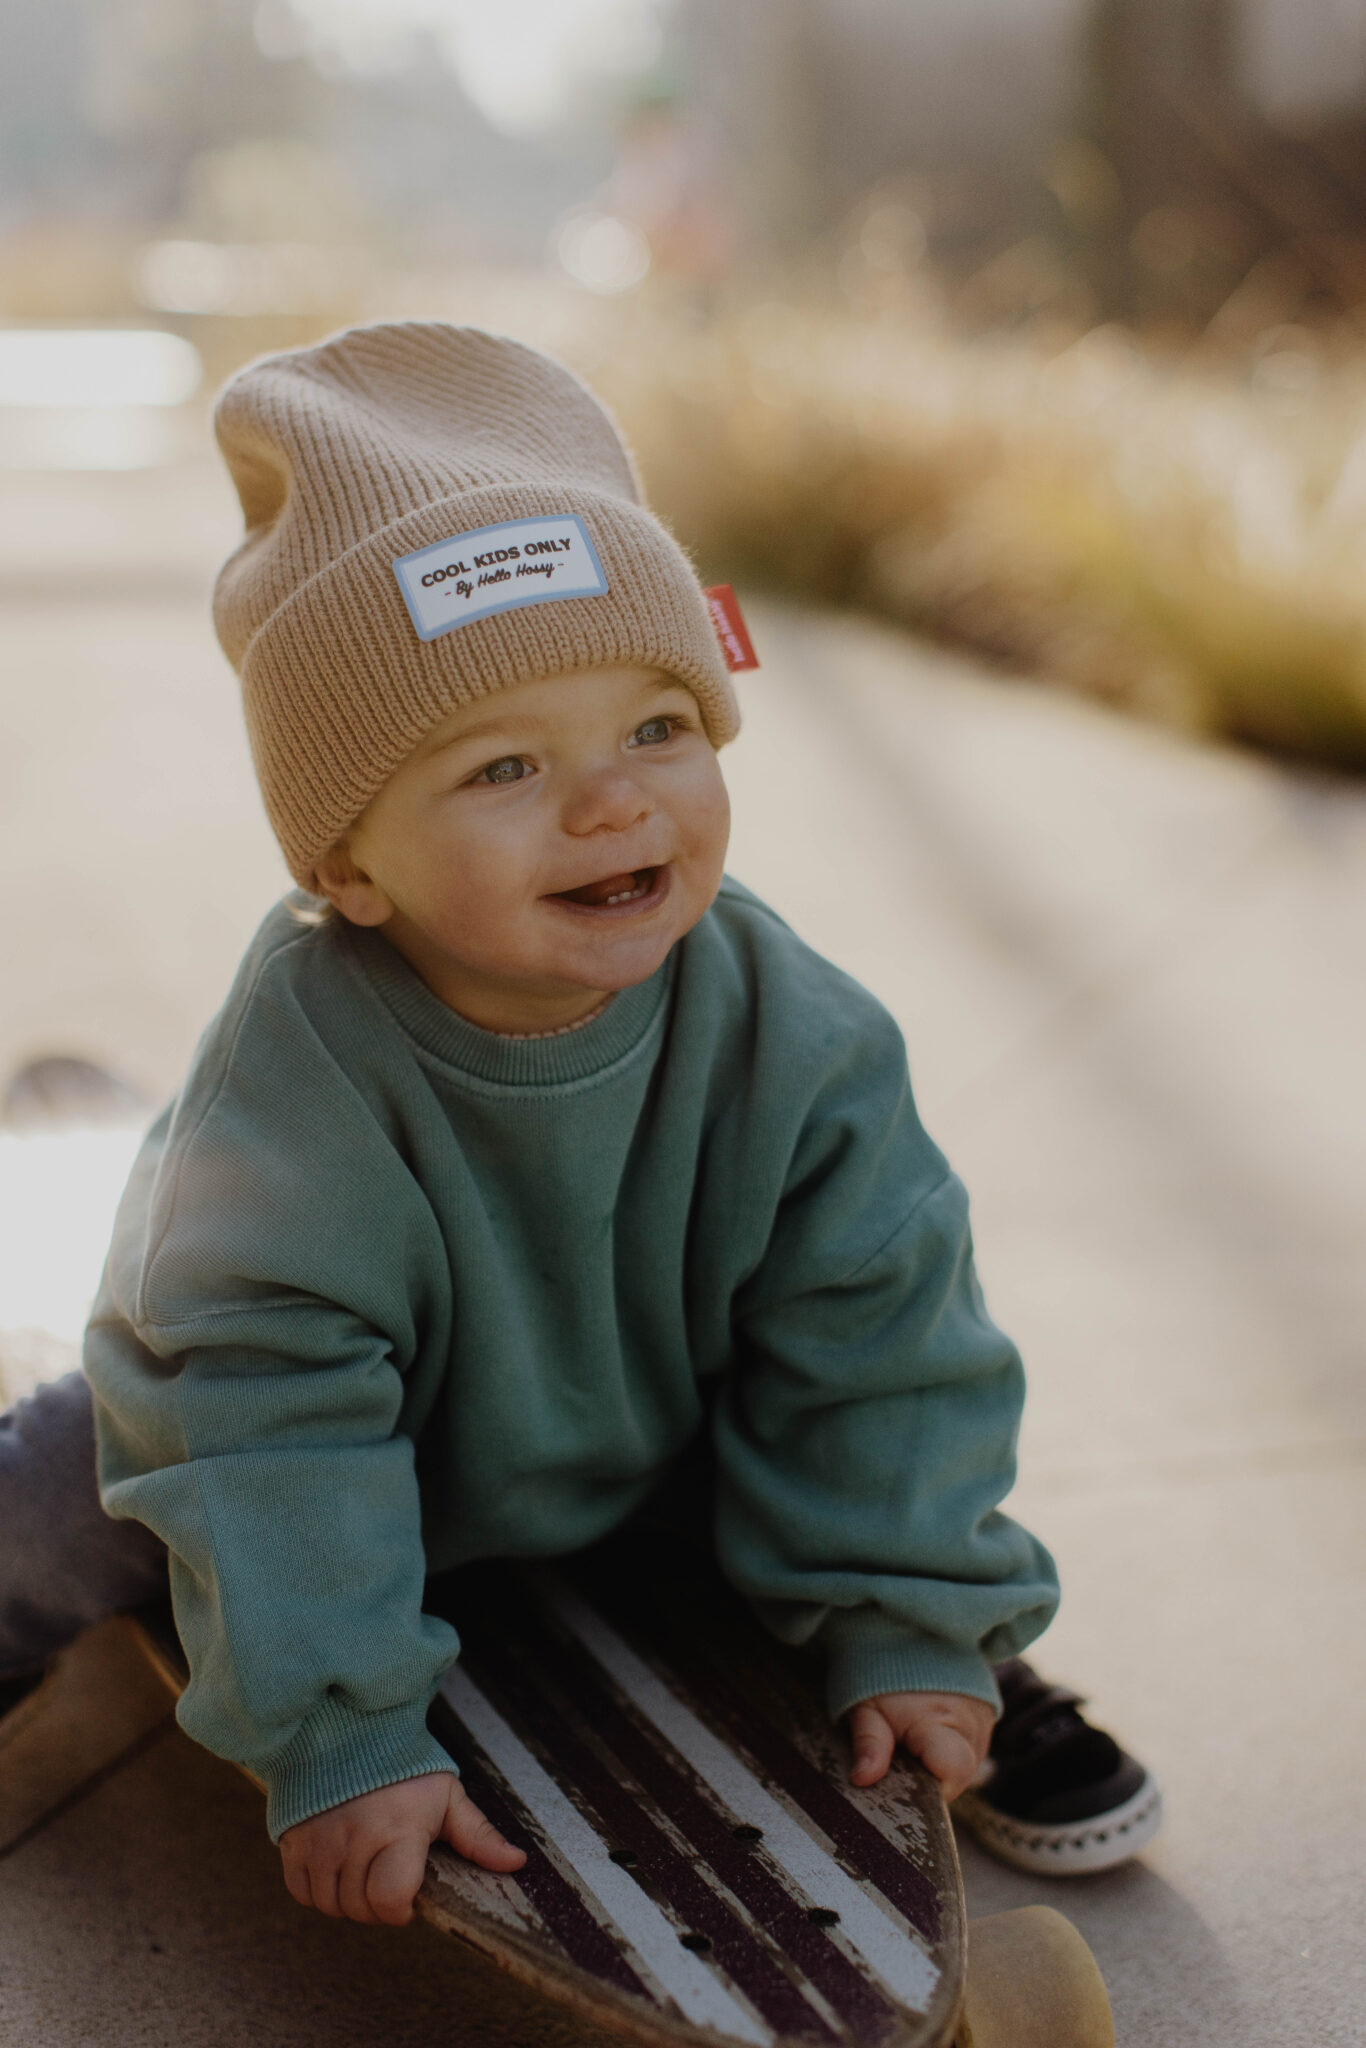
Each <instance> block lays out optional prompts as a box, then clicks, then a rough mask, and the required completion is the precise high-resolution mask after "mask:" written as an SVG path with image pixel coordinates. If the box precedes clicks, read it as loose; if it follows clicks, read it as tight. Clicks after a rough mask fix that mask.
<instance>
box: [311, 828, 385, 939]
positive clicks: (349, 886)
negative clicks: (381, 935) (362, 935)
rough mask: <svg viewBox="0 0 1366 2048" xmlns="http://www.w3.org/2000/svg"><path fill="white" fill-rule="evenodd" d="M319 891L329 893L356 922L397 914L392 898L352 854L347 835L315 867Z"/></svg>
mask: <svg viewBox="0 0 1366 2048" xmlns="http://www.w3.org/2000/svg"><path fill="white" fill-rule="evenodd" d="M314 873H315V874H316V876H317V881H318V894H319V895H320V896H325V897H326V898H327V900H328V902H329V903H330V904H331V905H332V907H333V909H334V910H339V911H340V912H341V914H342V916H343V917H344V918H347V919H349V921H350V922H351V923H352V924H360V925H377V924H385V923H387V922H388V920H389V919H390V918H391V917H392V916H393V914H394V906H393V904H392V902H391V901H390V899H389V898H388V897H387V896H386V895H385V893H384V891H383V889H381V888H380V886H379V883H378V882H374V881H372V880H371V879H370V877H369V875H367V874H366V872H365V870H364V868H361V867H358V866H357V865H356V862H355V860H354V859H353V858H352V854H351V849H350V847H349V846H348V845H347V843H346V841H345V840H344V839H339V840H338V841H337V843H336V845H335V846H333V847H331V848H330V849H329V850H328V852H326V853H325V854H324V855H323V857H322V859H321V860H320V861H319V862H318V863H317V866H316V867H315V869H314Z"/></svg>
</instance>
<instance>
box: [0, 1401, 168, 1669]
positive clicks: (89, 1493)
mask: <svg viewBox="0 0 1366 2048" xmlns="http://www.w3.org/2000/svg"><path fill="white" fill-rule="evenodd" d="M165 1592H166V1546H165V1545H164V1544H163V1543H162V1542H161V1541H160V1540H159V1539H158V1538H157V1537H155V1536H154V1535H153V1534H152V1532H151V1530H150V1529H144V1528H143V1526H142V1524H141V1523H140V1522H114V1521H111V1520H110V1518H109V1516H108V1515H106V1514H105V1512H104V1510H103V1508H102V1507H101V1506H100V1497H99V1494H98V1492H97V1490H96V1486H95V1423H94V1415H93V1412H92V1406H91V1399H90V1388H89V1386H88V1385H87V1384H86V1381H85V1379H84V1378H83V1376H82V1375H81V1374H80V1373H78V1372H72V1373H68V1374H67V1375H66V1377H65V1378H64V1379H60V1380H54V1381H52V1383H51V1384H50V1385H48V1386H43V1387H39V1388H38V1390H37V1392H36V1393H35V1394H33V1395H31V1396H30V1398H29V1399H27V1400H24V1401H20V1402H18V1403H17V1404H16V1406H15V1407H13V1408H11V1409H10V1411H9V1413H8V1414H7V1415H0V1679H3V1678H15V1677H18V1676H20V1675H21V1674H22V1673H25V1672H29V1671H36V1670H38V1669H39V1668H40V1667H41V1666H42V1665H43V1664H44V1663H45V1662H46V1661H47V1659H48V1658H49V1657H50V1656H51V1654H52V1652H53V1651H54V1650H60V1649H61V1648H62V1646H63V1645H64V1644H66V1643H69V1642H70V1641H71V1640H72V1638H73V1637H74V1636H78V1635H79V1634H80V1632H81V1630H82V1629H83V1628H89V1627H90V1626H91V1624H92V1623H93V1622H97V1621H103V1620H104V1619H105V1618H106V1616H108V1615H110V1614H117V1613H119V1612H120V1611H121V1609H123V1608H125V1607H139V1606H141V1605H142V1604H143V1603H144V1602H145V1601H148V1600H154V1599H157V1598H159V1597H164V1596H165Z"/></svg>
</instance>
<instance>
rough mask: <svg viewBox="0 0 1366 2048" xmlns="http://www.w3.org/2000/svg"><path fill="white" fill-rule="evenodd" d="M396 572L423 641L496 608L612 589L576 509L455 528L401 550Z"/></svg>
mask: <svg viewBox="0 0 1366 2048" xmlns="http://www.w3.org/2000/svg"><path fill="white" fill-rule="evenodd" d="M394 574H395V575H396V576H397V578H398V587H399V589H400V590H401V591H402V592H403V601H404V603H405V604H406V605H407V607H408V611H409V614H410V615H411V618H412V621H413V624H414V625H415V626H416V628H417V633H418V638H419V639H420V640H435V639H437V638H438V637H439V636H440V635H441V634H442V633H451V632H454V630H455V628H456V627H457V626H468V625H469V624H470V623H471V622H472V621H473V620H475V619H485V618H487V617H488V615H489V613H490V612H511V611H516V610H517V609H518V607H519V606H521V605H524V604H550V603H552V602H553V601H554V600H555V599H556V598H560V597H604V596H605V595H606V593H607V578H606V577H605V576H604V575H603V573H602V563H601V562H600V561H599V560H598V555H597V549H596V548H595V547H594V546H593V543H592V541H591V540H590V539H589V538H588V528H587V527H586V526H585V525H584V523H583V521H582V519H580V517H579V515H578V513H577V512H559V513H556V514H555V515H554V516H553V517H552V518H549V519H509V520H508V521H507V523H506V524H505V525H503V526H479V527H476V528H475V530H474V532H473V533H454V534H452V535H451V537H450V539H449V540H439V541H436V542H434V543H433V545H432V546H431V547H429V548H418V549H417V551H416V552H415V553H414V554H411V555H400V556H399V557H398V560H397V561H396V562H395V563H394Z"/></svg>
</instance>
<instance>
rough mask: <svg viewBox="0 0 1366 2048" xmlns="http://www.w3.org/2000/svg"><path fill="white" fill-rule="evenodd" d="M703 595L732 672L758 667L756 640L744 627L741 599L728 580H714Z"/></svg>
mask: <svg viewBox="0 0 1366 2048" xmlns="http://www.w3.org/2000/svg"><path fill="white" fill-rule="evenodd" d="M702 595H703V597H705V598H706V600H707V610H708V611H709V612H710V613H711V622H712V627H713V629H714V631H715V633H716V637H717V639H718V640H719V641H720V643H721V652H722V653H723V654H724V655H725V657H726V667H727V668H728V669H729V670H730V671H731V673H732V675H733V674H734V672H735V670H736V669H737V668H758V666H759V657H758V655H757V654H756V653H755V652H754V643H753V641H752V640H751V639H750V637H749V634H748V632H747V631H746V630H745V620H744V614H743V613H742V612H741V610H740V600H739V598H738V597H737V596H736V595H735V592H734V591H733V590H732V589H731V587H730V585H729V583H714V584H713V585H712V587H711V589H710V590H704V591H703V592H702Z"/></svg>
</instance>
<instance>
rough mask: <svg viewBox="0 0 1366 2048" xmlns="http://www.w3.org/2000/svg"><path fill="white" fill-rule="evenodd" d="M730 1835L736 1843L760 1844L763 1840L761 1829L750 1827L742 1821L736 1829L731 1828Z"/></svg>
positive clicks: (745, 1821) (746, 1822)
mask: <svg viewBox="0 0 1366 2048" xmlns="http://www.w3.org/2000/svg"><path fill="white" fill-rule="evenodd" d="M731 1833H732V1835H734V1837H735V1839H736V1841H737V1842H762V1841H763V1839H764V1831H763V1829H762V1828H756V1827H752V1826H751V1825H750V1823H749V1822H748V1821H747V1820H742V1821H741V1823H740V1825H739V1827H738V1828H732V1829H731Z"/></svg>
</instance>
